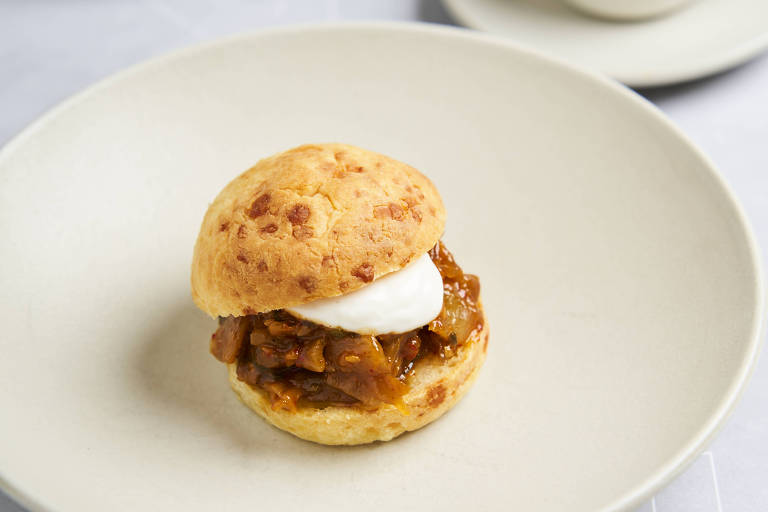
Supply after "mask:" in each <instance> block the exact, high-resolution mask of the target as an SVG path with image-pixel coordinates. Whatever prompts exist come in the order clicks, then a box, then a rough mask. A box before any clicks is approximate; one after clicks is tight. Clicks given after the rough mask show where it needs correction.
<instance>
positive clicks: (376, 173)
mask: <svg viewBox="0 0 768 512" xmlns="http://www.w3.org/2000/svg"><path fill="white" fill-rule="evenodd" d="M444 226H445V209H444V207H443V203H442V200H441V199H440V195H439V194H438V193H437V189H435V186H434V185H433V184H432V182H431V181H429V180H428V179H427V178H426V177H425V176H423V175H422V174H421V173H419V172H418V171H417V170H416V169H414V168H413V167H411V166H409V165H406V164H404V163H402V162H398V161H397V160H393V159H391V158H389V157H386V156H384V155H380V154H378V153H373V152H371V151H367V150H364V149H360V148H357V147H354V146H348V145H346V144H312V145H305V146H299V147H297V148H294V149H291V150H288V151H285V152H283V153H279V154H277V155H274V156H271V157H269V158H265V159H264V160H261V161H260V162H258V163H257V164H256V165H255V166H253V167H252V168H250V169H248V170H247V171H245V172H244V173H243V174H241V175H240V176H238V177H237V178H235V179H234V180H232V181H231V182H230V183H229V184H228V185H227V186H226V187H224V190H222V191H221V192H220V193H219V195H218V196H217V197H216V199H215V200H214V201H213V204H211V205H210V207H209V208H208V211H207V212H206V214H205V218H204V219H203V225H202V226H201V228H200V234H199V235H198V238H197V243H196V244H195V251H194V255H193V258H192V297H193V299H194V301H195V303H196V304H197V305H198V306H199V307H200V308H201V309H202V310H204V311H206V312H207V313H208V314H210V315H212V316H228V315H235V316H240V315H245V314H254V313H260V312H264V311H271V310H274V309H280V308H285V307H291V306H296V305H299V304H304V303H307V302H309V301H312V300H315V299H319V298H322V297H333V296H336V295H341V294H344V293H348V292H351V291H353V290H356V289H358V288H360V287H362V286H365V285H366V283H369V282H371V281H372V280H373V279H375V278H378V277H380V276H382V275H384V274H388V273H390V272H393V271H395V270H399V269H400V268H402V267H404V266H405V265H406V264H408V262H410V261H411V260H412V259H414V258H416V257H418V256H420V255H422V254H424V253H425V252H427V251H428V250H429V249H430V248H432V246H433V245H435V243H437V241H438V239H439V238H440V236H441V234H442V233H443V229H444Z"/></svg>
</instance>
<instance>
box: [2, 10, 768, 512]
mask: <svg viewBox="0 0 768 512" xmlns="http://www.w3.org/2000/svg"><path fill="white" fill-rule="evenodd" d="M445 1H446V2H447V1H453V0H445ZM371 30H378V31H389V32H395V33H398V32H399V33H420V34H423V35H428V36H431V37H445V38H452V39H454V40H463V41H464V42H469V43H470V44H474V43H479V44H485V45H488V46H492V47H497V48H501V49H503V50H505V51H509V52H512V53H518V54H522V55H525V56H527V57H532V58H534V59H537V60H540V61H543V62H545V63H546V64H547V65H549V66H553V67H556V68H559V69H560V70H562V71H565V72H567V73H570V74H571V75H574V76H575V77H577V79H581V80H586V81H589V82H592V84H594V85H595V86H598V87H607V88H608V89H611V90H612V91H613V92H614V93H616V94H619V95H621V96H622V97H623V98H624V100H625V101H628V102H631V103H633V104H634V105H635V107H637V108H639V109H641V110H642V111H643V112H644V115H648V116H651V117H652V118H653V119H654V122H657V123H660V125H661V126H663V127H664V128H665V129H667V130H669V132H670V133H671V134H673V135H674V136H676V137H677V138H678V140H679V141H680V143H681V144H684V145H685V146H686V147H687V149H688V150H689V151H691V152H692V154H693V155H694V156H695V157H696V158H698V159H699V160H700V161H701V163H702V164H703V167H704V169H702V172H708V173H709V174H710V177H711V178H712V179H713V180H714V182H715V183H716V185H717V186H718V187H719V188H720V190H721V192H722V193H723V194H724V199H726V200H727V202H728V203H729V205H730V206H731V208H733V211H734V213H735V214H736V220H737V221H738V225H739V226H740V228H741V230H742V232H743V234H744V241H745V242H746V246H747V248H748V252H749V256H750V260H751V263H752V271H753V276H754V282H753V283H752V284H753V285H754V287H755V297H754V304H755V309H754V311H753V312H752V313H753V322H752V325H751V326H750V327H751V329H750V337H749V340H748V353H747V356H746V357H745V358H744V360H742V361H741V364H740V367H739V370H738V373H737V374H736V376H735V377H734V379H733V381H732V382H731V384H730V386H729V387H728V388H727V393H726V396H725V398H724V399H723V400H722V401H721V403H720V404H719V406H718V407H717V408H716V410H715V413H713V414H712V416H711V417H710V418H709V419H708V421H706V422H705V423H704V424H702V425H701V426H700V427H699V430H698V431H697V432H695V433H694V434H693V435H692V436H691V439H690V440H689V441H688V442H687V443H686V444H684V445H682V446H681V447H680V448H679V449H678V453H677V454H676V455H675V456H673V457H672V458H671V459H670V460H668V461H667V462H666V463H665V464H663V465H661V466H660V467H659V468H657V469H656V470H655V471H654V472H652V473H651V474H649V475H648V476H647V477H646V478H645V480H643V481H640V482H638V483H637V484H636V485H635V486H634V487H633V488H632V489H630V490H629V491H627V492H626V493H625V494H624V495H622V496H621V497H619V498H617V499H615V500H614V501H612V502H610V503H609V504H608V505H606V506H605V507H604V508H603V509H602V510H604V511H610V510H627V509H630V508H631V507H633V506H639V505H641V504H642V503H643V502H644V501H645V500H646V499H648V498H649V497H650V496H651V495H652V494H654V493H655V492H656V491H657V490H659V489H660V488H662V487H663V486H665V485H666V484H667V483H669V482H670V481H671V480H672V479H673V478H674V477H675V476H677V475H678V474H680V473H681V472H682V471H683V470H685V469H686V468H687V467H688V466H689V465H690V464H691V463H692V462H693V460H694V459H695V458H696V457H697V456H698V455H699V454H700V453H701V452H702V451H703V450H704V448H705V446H706V445H707V444H708V443H709V442H710V441H711V440H712V439H713V438H714V437H715V436H716V435H717V434H718V433H719V432H720V430H721V429H722V428H723V426H724V425H725V423H726V420H727V419H728V418H729V417H730V416H731V414H732V413H733V410H734V408H735V406H736V404H737V403H738V402H739V399H740V398H741V396H742V395H743V392H744V390H745V388H746V386H747V384H748V383H749V380H750V378H751V376H752V374H753V372H754V369H755V367H756V365H757V361H758V358H759V355H760V352H761V348H762V345H763V340H764V338H765V334H766V330H767V329H766V328H767V326H768V324H767V322H766V283H765V277H764V273H763V264H762V258H761V252H760V249H759V246H758V244H757V240H756V238H755V235H754V231H753V229H752V227H751V224H750V221H749V219H748V217H747V216H746V213H745V212H744V209H743V207H742V206H741V204H740V203H739V201H738V199H737V198H736V195H735V194H734V192H733V190H732V188H731V186H730V185H729V184H728V182H727V181H726V180H725V178H724V176H723V175H722V173H721V172H720V171H719V170H718V168H717V167H716V166H715V164H714V162H713V161H712V160H711V159H710V158H709V157H708V156H707V155H706V154H705V153H704V152H703V151H702V150H701V149H699V147H698V146H697V145H696V144H695V143H694V142H693V141H692V140H691V139H690V138H689V137H688V136H687V135H686V134H685V133H684V132H683V131H682V130H681V129H680V128H678V127H677V126H676V125H675V124H674V123H673V122H672V121H671V120H670V119H669V118H668V117H667V116H666V115H665V114H664V113H663V112H662V111H661V110H660V109H659V108H658V107H656V106H655V105H654V104H653V103H651V102H650V101H649V100H647V99H646V98H644V97H643V96H641V95H639V94H638V93H636V92H635V91H633V90H632V89H630V88H629V87H627V86H625V85H623V84H621V83H619V82H617V81H615V80H613V79H611V78H609V77H607V76H605V75H601V74H600V73H598V72H595V71H590V70H586V69H583V68H580V67H578V66H576V65H574V64H571V63H568V62H566V61H565V60H562V59H560V58H558V57H554V56H552V55H550V54H547V53H545V52H542V51H540V50H536V49H533V48H531V47H528V46H525V45H524V44H520V43H518V42H516V41H513V40H510V39H509V38H506V37H504V36H501V35H498V34H494V33H489V32H479V31H475V30H470V29H467V28H464V27H456V26H450V25H441V24H432V23H423V22H402V21H348V22H310V23H300V24H290V25H281V26H274V27H268V28H262V29H259V30H252V31H246V32H239V33H235V34H232V35H228V36H224V37H218V38H214V39H210V40H206V41H203V42H199V43H195V44H192V45H188V46H183V47H180V48H177V49H174V50H171V51H168V52H163V53H161V54H159V55H156V56H153V57H150V58H148V59H145V60H143V61H140V62H138V63H136V64H133V65H131V66H128V67H127V68H124V69H122V70H119V71H116V72H114V73H111V74H109V75H106V76H105V77H103V78H101V79H99V80H97V81H96V82H94V83H92V84H91V85H89V86H87V87H85V88H84V89H82V90H81V91H80V92H77V93H75V94H74V95H71V96H69V97H67V98H65V99H63V100H62V101H60V102H59V103H57V104H55V105H54V106H53V107H51V108H50V109H48V110H47V111H45V112H44V113H43V114H42V115H40V116H39V117H37V118H36V119H35V120H33V121H32V122H31V123H29V124H28V125H27V126H26V127H25V128H23V129H22V130H21V131H20V132H19V133H17V134H16V135H15V136H13V137H12V138H11V139H9V140H8V141H7V142H6V143H5V144H4V145H3V146H2V147H0V172H2V169H3V167H4V165H5V162H6V161H7V160H8V159H9V157H10V156H12V155H13V153H14V151H15V149H16V148H17V147H19V146H21V145H22V144H23V143H24V142H25V141H26V140H28V139H29V138H31V137H32V136H34V135H35V133H36V132H37V131H39V130H40V129H42V128H43V127H44V126H46V125H47V124H49V123H50V122H52V121H54V120H55V119H56V118H57V117H58V116H60V115H61V114H63V113H65V112H66V111H67V110H68V109H70V108H73V107H75V106H76V105H77V104H78V103H80V102H81V101H84V100H86V99H87V98H89V97H90V96H91V95H93V94H96V93H98V92H99V91H100V90H101V89H104V88H107V87H110V86H111V85H112V84H115V83H118V82H119V81H121V80H124V79H128V78H130V77H132V76H134V75H137V74H140V73H143V72H147V71H151V69H152V68H153V67H155V66H160V65H164V64H168V63H171V62H173V61H174V60H176V59H181V58H184V57H189V56H192V55H194V54H196V53H201V52H205V51H208V50H211V49H214V48H217V47H225V46H228V45H236V44H238V43H239V42H242V41H248V40H252V39H260V38H268V37H270V36H273V35H276V36H285V35H302V34H303V33H306V32H315V33H319V32H320V33H321V32H338V31H349V32H359V33H365V32H366V31H371ZM766 42H768V38H767V39H766ZM0 460H1V458H0ZM22 487H23V486H20V485H16V484H15V483H14V482H13V481H12V479H11V478H9V477H8V476H7V475H5V474H3V472H2V469H1V468H0V489H1V490H3V492H5V493H6V494H7V495H8V496H10V497H11V498H12V499H14V500H15V501H16V502H18V503H20V504H21V505H22V506H24V507H26V508H27V509H29V510H30V511H35V512H55V511H56V510H57V509H55V508H47V507H45V506H43V505H42V504H41V503H40V502H38V501H37V500H36V499H35V498H34V497H33V495H32V494H33V493H31V492H27V491H26V490H24V489H23V488H22Z"/></svg>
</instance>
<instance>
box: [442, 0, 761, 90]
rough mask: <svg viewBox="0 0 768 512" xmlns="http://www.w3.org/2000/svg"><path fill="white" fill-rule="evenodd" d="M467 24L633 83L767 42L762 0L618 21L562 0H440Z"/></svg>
mask: <svg viewBox="0 0 768 512" xmlns="http://www.w3.org/2000/svg"><path fill="white" fill-rule="evenodd" d="M444 2H445V4H446V5H447V6H448V7H449V9H450V10H451V12H452V13H453V14H454V15H455V16H456V18H457V19H458V20H460V21H461V22H462V23H464V24H466V25H467V26H470V27H474V28H478V29H481V30H487V31H489V32H494V33H497V34H503V35H505V36H507V37H510V38H512V39H514V40H515V41H518V42H520V43H524V44H526V45H529V46H533V47H535V48H538V49H540V50H543V51H548V52H550V53H552V54H554V55H558V56H560V57H561V58H563V59H565V60H567V61H568V62H571V63H573V64H579V65H582V66H584V67H586V68H589V69H593V70H595V71H600V72H602V73H605V74H607V75H608V76H612V77H613V78H615V79H617V80H620V81H622V82H624V83H625V84H628V85H631V86H633V87H647V86H651V85H665V84H671V83H675V82H682V81H685V80H691V79H694V78H699V77H702V76H706V75H711V74H712V73H717V72H718V71H723V70H725V69H728V68H731V67H733V66H736V65H738V64H741V63H743V62H745V61H746V60H748V59H750V58H752V57H754V56H755V55H757V54H758V53H760V52H761V51H762V50H764V49H765V48H766V47H768V23H766V20H768V2H766V1H765V0H692V1H691V3H690V5H687V6H685V7H684V8H683V9H680V10H679V11H676V12H673V13H671V14H669V15H668V16H664V17H661V18H658V19H651V20H646V21H639V22H630V23H621V22H615V21H606V20H600V19H595V18H591V17H589V16H587V15H585V14H583V13H581V12H578V11H576V10H575V9H572V8H570V7H569V6H568V5H566V3H565V1H564V0H444Z"/></svg>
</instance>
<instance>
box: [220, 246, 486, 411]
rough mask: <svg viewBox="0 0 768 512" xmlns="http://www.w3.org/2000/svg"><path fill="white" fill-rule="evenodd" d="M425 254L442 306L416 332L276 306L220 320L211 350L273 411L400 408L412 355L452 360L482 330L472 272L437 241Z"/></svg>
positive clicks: (413, 359)
mask: <svg viewBox="0 0 768 512" xmlns="http://www.w3.org/2000/svg"><path fill="white" fill-rule="evenodd" d="M429 255H430V257H431V258H432V261H433V262H434V263H435V266H437V268H438V270H439V271H440V274H441V276H442V278H443V308H442V310H441V311H440V314H439V315H438V316H437V317H436V318H435V319H434V320H432V321H431V322H430V323H429V324H427V325H425V326H423V327H421V328H419V329H415V330H413V331H409V332H405V333H399V334H385V335H379V336H371V335H363V334H356V333H353V332H347V331H343V330H340V329H332V328H329V327H325V326H323V325H318V324H315V323H312V322H307V321H304V320H300V319H298V318H296V317H294V316H292V315H290V314H289V313H287V312H286V311H284V310H276V311H271V312H269V313H259V314H256V315H247V316H239V317H234V316H229V317H226V318H219V328H218V329H217V330H216V332H215V333H214V334H213V336H212V337H211V346H210V349H211V353H212V354H213V355H214V356H215V357H216V358H217V359H219V360H220V361H222V362H224V363H235V362H237V377H238V379H240V380H241V381H243V382H246V383H247V384H249V385H250V386H252V387H254V388H258V389H263V390H265V391H266V392H267V393H268V394H269V396H270V398H271V401H272V408H273V409H287V410H290V411H295V410H296V409H297V408H298V407H327V406H329V405H336V406H358V407H371V408H375V407H377V406H378V405H380V404H382V403H388V404H393V405H395V406H398V407H402V397H403V395H404V394H405V393H406V392H407V391H408V376H409V375H411V374H412V373H413V371H414V365H415V364H416V363H417V362H418V361H419V360H421V359H424V358H435V359H437V360H445V359H450V358H452V357H454V356H455V355H456V352H457V349H458V348H459V347H461V346H462V345H464V344H465V343H469V342H470V341H471V340H472V339H473V334H476V333H479V332H480V331H481V330H482V327H483V316H482V312H481V311H480V308H479V304H478V300H479V296H480V282H479V281H478V279H477V277H476V276H474V275H470V274H465V273H464V272H462V270H461V268H459V266H458V265H457V264H456V262H455V261H454V259H453V256H452V255H451V253H450V252H448V250H447V249H446V248H445V246H444V245H443V243H442V242H438V244H437V245H435V247H433V248H432V249H431V250H430V251H429Z"/></svg>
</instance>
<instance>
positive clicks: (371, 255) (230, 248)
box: [191, 144, 488, 445]
mask: <svg viewBox="0 0 768 512" xmlns="http://www.w3.org/2000/svg"><path fill="white" fill-rule="evenodd" d="M444 226H445V209H444V207H443V203H442V200H441V199H440V196H439V194H438V192H437V190H436V188H435V186H434V185H433V184H432V182H430V181H429V180H428V179H427V178H426V177H425V176H423V175H422V174H421V173H419V172H418V171H417V170H416V169H414V168H413V167H410V166H409V165H406V164H404V163H401V162H398V161H396V160H393V159H391V158H388V157H386V156H384V155H380V154H378V153H374V152H371V151H367V150H364V149H360V148H357V147H354V146H349V145H345V144H311V145H304V146H299V147H297V148H294V149H291V150H289V151H285V152H283V153H279V154H276V155H274V156H271V157H269V158H266V159H264V160H261V161H260V162H258V163H257V164H256V165H255V166H253V167H252V168H250V169H248V170H247V171H245V172H244V173H243V174H241V175H240V176H238V177H237V178H235V179H234V180H232V181H231V182H230V183H229V184H228V185H227V186H226V187H225V188H224V189H223V190H222V191H221V192H220V193H219V195H218V196H217V197H216V199H215V200H214V202H213V203H212V204H211V205H210V207H209V208H208V211H207V212H206V214H205V217H204V219H203V223H202V227H201V228H200V234H199V236H198V239H197V242H196V244H195V249H194V255H193V261H192V279H191V283H192V296H193V299H194V301H195V303H196V304H197V305H198V307H200V309H202V310H203V311H205V312H206V313H208V314H209V315H211V316H213V317H217V318H218V322H219V325H218V329H216V332H215V333H214V334H213V336H212V337H211V341H210V350H211V353H212V354H213V355H214V356H215V357H216V358H217V359H219V360H220V361H222V362H224V363H226V364H227V367H228V369H229V381H230V384H231V386H232V388H233V390H234V391H235V392H236V393H237V395H238V396H239V397H240V399H241V400H242V402H243V403H245V404H246V405H247V406H248V407H250V408H251V409H253V410H254V411H255V412H256V413H258V414H259V415H260V416H262V417H263V418H265V419H266V420H267V421H269V422H270V423H272V424H273V425H275V426H277V427H278V428H281V429H283V430H286V431H288V432H291V433H293V434H295V435H296V436H298V437H301V438H304V439H307V440H310V441H315V442H318V443H323V444H348V445H351V444H361V443H368V442H372V441H377V440H381V441H386V440H390V439H392V438H394V437H396V436H398V435H400V434H402V433H403V432H405V431H410V430H416V429H418V428H421V427H422V426H424V425H426V424H427V423H429V422H431V421H433V420H435V419H437V418H438V417H439V416H441V415H442V414H443V413H445V412H446V411H447V410H448V409H450V408H451V407H452V406H453V405H455V404H456V403H457V402H458V400H459V399H460V398H461V397H462V396H463V394H464V393H465V392H466V391H467V390H468V388H469V387H470V386H471V383H472V382H473V380H474V378H475V377H476V376H477V373H478V370H479V369H480V367H481V366H482V364H483V361H484V360H485V353H486V349H487V344H488V326H487V322H486V319H485V315H484V313H483V308H482V304H481V301H480V283H479V281H478V278H477V277H476V276H473V275H470V274H465V273H464V272H463V271H462V269H461V268H460V267H459V265H458V264H457V263H456V261H455V260H454V258H453V256H452V255H451V253H450V252H449V251H448V249H447V248H446V247H445V245H444V244H443V243H442V241H441V240H440V237H441V235H442V233H443V230H444Z"/></svg>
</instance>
